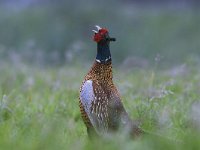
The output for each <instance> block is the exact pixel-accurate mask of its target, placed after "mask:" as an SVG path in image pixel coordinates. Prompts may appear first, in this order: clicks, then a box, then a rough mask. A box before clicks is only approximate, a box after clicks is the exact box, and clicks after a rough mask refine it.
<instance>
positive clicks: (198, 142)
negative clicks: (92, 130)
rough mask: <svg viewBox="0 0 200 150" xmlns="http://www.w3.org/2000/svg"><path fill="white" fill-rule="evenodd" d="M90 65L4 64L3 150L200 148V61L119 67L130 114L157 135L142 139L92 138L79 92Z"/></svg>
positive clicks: (0, 83) (0, 77)
mask: <svg viewBox="0 0 200 150" xmlns="http://www.w3.org/2000/svg"><path fill="white" fill-rule="evenodd" d="M89 67H90V65H86V64H85V65H80V64H77V65H73V66H70V65H64V66H60V67H37V66H35V67H34V66H31V65H27V64H26V65H25V64H23V63H19V64H12V63H5V64H1V65H0V138H1V139H0V149H2V150H11V149H15V150H17V149H19V150H27V149H28V150H35V149H43V150H44V149H48V150H51V149H52V150H53V149H59V150H62V149H124V150H125V149H141V150H143V149H148V150H151V149H152V150H154V149H166V150H167V149H180V150H184V149H185V150H188V149H200V136H199V135H200V134H199V133H200V128H199V127H200V94H199V93H200V91H199V89H200V82H199V81H200V76H199V74H200V70H199V63H198V62H192V61H188V62H186V63H185V64H183V65H178V66H176V67H171V68H169V69H162V68H159V67H157V65H155V67H152V68H148V69H138V68H134V69H133V70H130V69H127V68H125V67H122V66H114V81H115V83H116V85H117V87H118V88H119V90H120V93H121V96H122V99H123V102H124V105H125V107H126V110H127V111H128V113H129V114H130V116H131V118H134V119H136V120H140V121H141V122H142V123H141V127H142V128H143V129H144V130H145V131H148V132H151V133H152V134H153V135H148V136H142V137H141V138H139V139H136V140H131V139H128V138H127V137H126V136H124V135H118V134H116V135H112V136H111V137H109V138H106V139H96V140H92V141H90V140H89V139H88V137H87V133H86V128H85V126H84V124H83V122H82V120H81V116H80V113H79V106H78V94H79V93H78V92H79V86H80V84H81V81H82V79H83V77H84V75H85V74H86V72H87V70H88V69H89ZM154 134H157V135H159V136H155V135H154ZM160 136H161V137H160Z"/></svg>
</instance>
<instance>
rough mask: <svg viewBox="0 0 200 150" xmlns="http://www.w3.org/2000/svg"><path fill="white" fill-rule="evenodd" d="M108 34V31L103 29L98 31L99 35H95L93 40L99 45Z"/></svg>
mask: <svg viewBox="0 0 200 150" xmlns="http://www.w3.org/2000/svg"><path fill="white" fill-rule="evenodd" d="M106 34H108V30H107V29H105V28H102V29H100V30H99V31H98V33H95V34H94V37H93V40H94V41H95V42H97V43H98V42H100V41H101V40H103V39H104V38H105V36H106Z"/></svg>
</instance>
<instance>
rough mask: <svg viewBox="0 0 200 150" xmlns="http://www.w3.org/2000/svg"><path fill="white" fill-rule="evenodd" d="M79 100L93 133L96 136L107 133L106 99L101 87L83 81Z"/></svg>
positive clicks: (92, 82)
mask: <svg viewBox="0 0 200 150" xmlns="http://www.w3.org/2000/svg"><path fill="white" fill-rule="evenodd" d="M80 100H81V103H82V105H83V107H84V110H85V112H86V114H87V116H88V118H89V120H90V122H91V124H92V126H93V127H94V129H95V131H96V132H97V133H98V134H105V133H107V131H108V120H107V119H108V116H107V105H106V104H107V103H108V99H107V96H106V94H105V92H104V91H103V89H102V88H101V86H99V85H98V84H97V83H95V82H94V81H92V80H87V81H85V82H84V83H83V85H82V87H81V93H80Z"/></svg>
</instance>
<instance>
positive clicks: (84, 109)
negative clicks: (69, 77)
mask: <svg viewBox="0 0 200 150" xmlns="http://www.w3.org/2000/svg"><path fill="white" fill-rule="evenodd" d="M96 27H97V31H95V30H93V31H94V32H95V34H94V37H93V40H94V41H95V42H97V55H96V60H95V62H94V64H93V66H92V67H91V69H90V71H89V72H88V74H87V75H86V76H85V78H84V80H83V82H82V85H81V88H80V97H79V104H80V111H81V116H82V118H83V121H84V123H85V125H86V127H87V131H88V135H89V136H91V135H92V134H93V133H94V134H96V135H99V136H103V135H105V134H108V133H112V132H115V131H117V130H119V129H123V130H126V132H127V131H128V133H130V135H131V136H133V137H135V136H137V135H140V134H141V133H142V132H143V131H142V130H141V129H140V128H139V127H138V125H136V124H135V123H134V122H133V121H132V120H131V119H130V117H129V116H128V114H127V112H126V110H125V108H124V106H123V104H122V101H121V98H120V94H119V92H118V90H117V88H116V87H115V85H114V83H113V80H112V78H113V75H112V61H111V53H110V46H109V45H110V41H115V38H110V36H109V32H108V30H107V29H106V28H101V27H99V26H96Z"/></svg>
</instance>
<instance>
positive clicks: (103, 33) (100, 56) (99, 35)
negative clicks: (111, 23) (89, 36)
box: [92, 25, 116, 63]
mask: <svg viewBox="0 0 200 150" xmlns="http://www.w3.org/2000/svg"><path fill="white" fill-rule="evenodd" d="M95 27H96V28H97V30H92V31H93V32H94V36H93V40H94V41H95V42H96V43H97V56H96V61H97V62H99V63H107V62H109V61H111V53H110V42H111V41H116V39H115V38H111V37H110V36H109V32H108V30H107V29H106V28H101V27H100V26H98V25H96V26H95Z"/></svg>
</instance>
